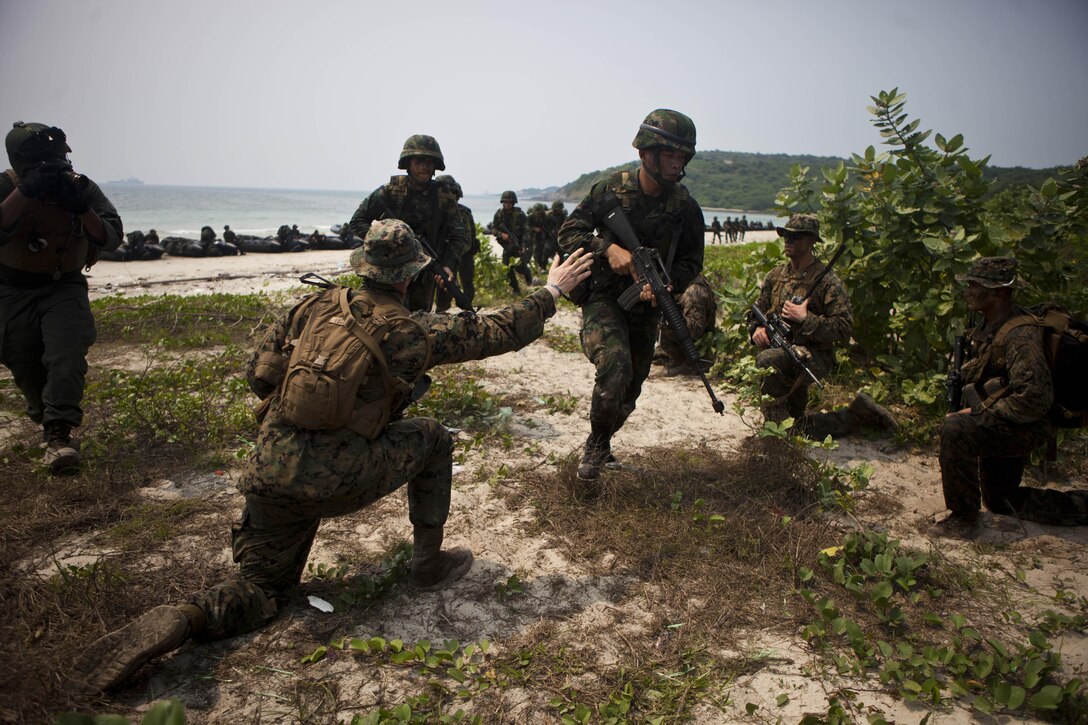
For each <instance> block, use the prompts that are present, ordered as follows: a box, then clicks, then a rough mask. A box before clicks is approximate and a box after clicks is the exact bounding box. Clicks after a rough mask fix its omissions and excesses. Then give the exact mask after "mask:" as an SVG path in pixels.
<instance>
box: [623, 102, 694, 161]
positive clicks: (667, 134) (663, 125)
mask: <svg viewBox="0 0 1088 725" xmlns="http://www.w3.org/2000/svg"><path fill="white" fill-rule="evenodd" d="M631 145H632V146H634V147H635V148H636V149H638V150H640V151H642V150H643V149H652V148H668V149H676V150H677V151H683V152H684V153H685V154H686V155H687V160H688V161H691V159H692V157H693V156H695V123H694V122H693V121H692V120H691V119H690V118H688V117H687V116H685V115H684V114H682V113H680V112H679V111H673V110H671V109H668V108H658V109H657V110H655V111H650V115H648V116H646V120H645V121H643V122H642V124H641V125H639V127H638V133H636V134H635V140H634V141H632V142H631Z"/></svg>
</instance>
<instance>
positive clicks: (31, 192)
mask: <svg viewBox="0 0 1088 725" xmlns="http://www.w3.org/2000/svg"><path fill="white" fill-rule="evenodd" d="M59 190H60V177H59V176H58V175H57V173H56V171H54V170H53V169H46V168H43V167H42V166H33V167H31V168H30V169H29V170H28V171H27V172H26V173H25V174H23V175H22V177H20V178H19V191H21V192H22V193H23V196H25V197H26V198H27V199H37V198H39V197H42V196H56V194H57V192H58V191H59Z"/></svg>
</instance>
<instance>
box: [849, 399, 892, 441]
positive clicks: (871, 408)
mask: <svg viewBox="0 0 1088 725" xmlns="http://www.w3.org/2000/svg"><path fill="white" fill-rule="evenodd" d="M848 410H849V411H850V414H851V415H853V416H854V420H856V421H857V422H858V423H860V424H861V425H866V426H869V427H870V428H878V429H883V430H886V431H889V432H891V433H898V432H899V424H898V423H897V422H895V418H894V417H892V414H891V413H890V412H888V409H887V408H885V407H884V406H882V405H879V404H878V403H877V402H876V401H875V400H873V398H872V396H870V395H869V394H868V393H858V394H857V395H856V396H854V399H853V400H852V401H850V407H849V408H848Z"/></svg>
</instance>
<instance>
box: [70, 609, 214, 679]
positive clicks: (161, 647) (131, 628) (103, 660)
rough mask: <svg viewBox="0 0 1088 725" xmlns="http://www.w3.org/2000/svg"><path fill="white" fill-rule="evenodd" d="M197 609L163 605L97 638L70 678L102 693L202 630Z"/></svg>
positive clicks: (201, 611)
mask: <svg viewBox="0 0 1088 725" xmlns="http://www.w3.org/2000/svg"><path fill="white" fill-rule="evenodd" d="M204 620H205V615H204V612H203V610H201V609H200V608H199V607H197V606H195V605H192V604H186V605H183V606H181V607H174V606H170V605H163V606H160V607H155V608H154V609H152V610H149V611H147V612H144V614H142V615H140V616H139V617H138V618H136V619H135V620H133V621H131V622H129V623H128V624H126V625H125V626H124V627H121V628H120V629H118V630H115V631H113V632H110V633H109V634H107V635H105V636H104V637H100V638H99V639H98V640H96V641H95V642H94V643H93V644H91V646H90V647H88V648H87V649H86V650H84V651H83V653H82V654H81V655H80V656H79V659H78V660H77V661H76V665H75V674H74V677H73V679H74V680H75V681H76V685H77V686H79V687H81V688H83V689H84V690H85V691H87V692H105V691H106V690H109V689H112V688H114V687H117V686H118V685H120V684H121V683H122V682H124V681H125V680H127V679H128V678H130V677H132V675H133V674H135V673H136V671H137V670H139V669H140V668H141V667H143V666H144V665H145V664H147V663H148V662H150V661H151V660H153V659H154V658H156V657H159V656H160V655H164V654H166V653H168V652H172V651H174V650H176V649H177V648H178V647H180V646H181V645H183V644H184V643H185V641H186V640H187V639H189V638H190V637H191V636H192V635H193V634H195V633H196V632H197V631H199V629H201V628H203V623H204Z"/></svg>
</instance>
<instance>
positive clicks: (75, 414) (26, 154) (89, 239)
mask: <svg viewBox="0 0 1088 725" xmlns="http://www.w3.org/2000/svg"><path fill="white" fill-rule="evenodd" d="M5 146H6V148H7V154H8V160H9V161H10V162H11V168H10V169H8V170H7V171H6V172H5V173H3V174H0V203H2V206H0V363H3V365H4V366H6V367H7V368H8V369H9V370H11V374H12V377H13V378H14V380H15V385H16V386H17V387H18V388H19V390H20V391H21V392H22V394H23V397H24V398H25V399H26V412H27V415H28V416H29V417H30V419H31V420H33V421H34V422H35V423H39V424H41V426H42V432H43V437H44V440H45V443H46V450H45V456H44V463H45V464H46V465H47V466H48V467H49V468H50V470H51V471H52V472H53V473H61V472H66V471H71V470H74V469H76V468H78V467H79V465H80V464H81V456H80V453H79V451H77V450H76V448H75V447H74V445H73V444H72V441H71V431H72V429H73V428H75V427H77V426H78V425H80V423H82V422H83V409H82V407H80V404H81V402H82V400H83V389H84V383H85V376H86V374H87V351H88V349H89V348H90V346H91V345H92V344H93V343H94V341H95V328H94V316H93V315H92V314H91V304H90V300H89V299H88V296H87V278H86V277H84V276H83V269H84V268H90V266H91V265H92V264H94V262H95V259H97V256H96V255H97V252H98V250H106V251H113V250H115V249H117V248H118V247H119V246H120V245H121V242H122V239H123V238H124V237H123V230H122V228H121V218H120V217H119V216H118V215H117V210H116V209H114V208H113V204H111V203H110V202H109V199H107V198H106V196H105V195H104V194H103V193H102V190H101V189H99V188H98V185H97V184H95V183H94V182H93V181H91V180H90V179H88V178H87V177H86V176H83V175H81V174H77V173H76V172H75V171H73V170H72V166H71V164H70V163H68V159H67V154H68V152H70V151H71V148H70V147H69V146H68V143H67V139H66V137H65V135H64V132H63V131H61V130H60V129H59V128H55V127H49V126H46V125H44V124H40V123H23V122H21V121H20V122H18V123H16V124H14V127H13V128H12V129H11V131H9V132H8V134H7V137H6V138H5Z"/></svg>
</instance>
